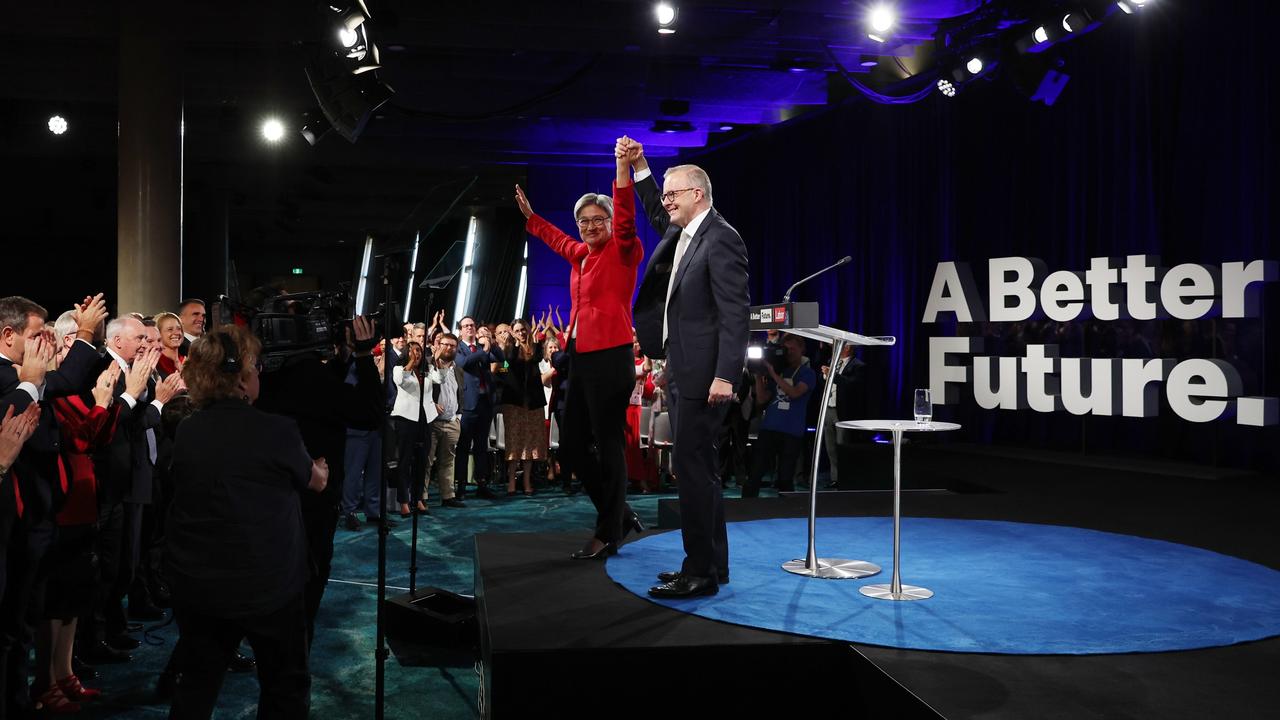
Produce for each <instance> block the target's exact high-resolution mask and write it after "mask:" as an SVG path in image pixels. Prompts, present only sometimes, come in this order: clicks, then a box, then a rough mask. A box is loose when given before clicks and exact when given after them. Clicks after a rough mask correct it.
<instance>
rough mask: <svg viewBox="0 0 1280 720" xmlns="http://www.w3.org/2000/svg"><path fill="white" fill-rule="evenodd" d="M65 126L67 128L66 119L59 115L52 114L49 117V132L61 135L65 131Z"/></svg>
mask: <svg viewBox="0 0 1280 720" xmlns="http://www.w3.org/2000/svg"><path fill="white" fill-rule="evenodd" d="M67 128H68V125H67V119H66V118H64V117H62V116H61V115H54V116H53V117H51V118H49V132H51V133H53V134H54V135H61V134H62V133H64V132H66V131H67Z"/></svg>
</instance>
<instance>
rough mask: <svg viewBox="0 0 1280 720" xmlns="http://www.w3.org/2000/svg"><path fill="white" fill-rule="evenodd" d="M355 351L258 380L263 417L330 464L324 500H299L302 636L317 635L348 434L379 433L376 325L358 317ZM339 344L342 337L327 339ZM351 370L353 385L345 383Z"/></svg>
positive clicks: (303, 360)
mask: <svg viewBox="0 0 1280 720" xmlns="http://www.w3.org/2000/svg"><path fill="white" fill-rule="evenodd" d="M351 326H352V332H353V337H354V338H355V343H354V348H347V347H345V342H341V343H340V347H339V348H338V353H337V356H336V357H334V358H333V359H331V360H329V361H328V362H324V360H323V359H322V357H321V355H320V353H318V352H308V353H302V354H299V355H295V356H293V357H290V358H289V359H287V360H285V362H284V364H283V365H281V366H280V368H279V369H278V370H274V371H272V372H268V373H265V374H264V375H263V376H262V395H261V396H260V398H259V400H258V403H257V407H258V408H259V409H260V410H263V411H265V412H269V413H275V414H277V415H285V416H287V417H290V418H293V419H294V420H295V421H297V423H298V429H299V430H300V431H301V432H302V440H303V442H304V443H306V446H307V452H309V453H310V454H311V456H312V457H324V458H327V459H328V460H329V466H330V475H329V484H328V487H327V488H326V489H325V491H324V492H323V493H319V494H316V493H307V494H305V495H303V496H302V520H303V524H304V526H305V528H306V536H307V545H308V547H309V548H310V550H311V575H310V578H309V579H308V581H307V588H306V613H307V637H308V639H310V638H311V637H312V635H314V633H315V618H316V611H317V610H319V608H320V599H321V598H322V597H323V596H324V589H325V585H326V584H327V583H328V582H329V567H330V565H331V563H332V561H333V534H334V532H335V531H336V530H337V527H338V518H339V516H340V501H341V499H342V483H343V475H344V470H343V467H344V465H345V454H346V442H347V428H348V427H352V428H356V429H360V430H374V429H378V428H380V427H381V423H382V421H383V407H384V404H385V403H386V394H385V391H384V389H383V386H382V381H381V380H380V379H379V378H378V367H377V365H375V364H374V361H373V346H374V345H375V344H376V342H377V341H376V339H375V337H374V334H375V325H374V321H373V320H371V319H368V318H365V317H360V316H357V317H356V318H355V319H354V320H352V322H351ZM331 336H332V337H335V338H343V336H344V333H343V332H341V331H339V332H336V333H332V334H331ZM353 363H354V366H355V374H356V383H355V384H354V385H348V384H347V383H346V378H347V373H348V371H349V370H350V369H351V367H352V364H353Z"/></svg>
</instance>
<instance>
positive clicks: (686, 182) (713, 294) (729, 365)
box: [616, 139, 751, 598]
mask: <svg viewBox="0 0 1280 720" xmlns="http://www.w3.org/2000/svg"><path fill="white" fill-rule="evenodd" d="M616 152H617V153H618V154H619V155H621V154H624V153H625V154H626V155H627V156H628V158H629V159H630V160H631V164H632V168H633V170H634V171H635V185H636V192H638V193H639V194H640V201H641V202H642V203H643V205H644V210H645V215H647V216H648V218H649V222H650V224H652V225H653V227H654V229H655V230H657V231H658V232H659V233H661V234H662V241H661V242H660V243H658V247H657V249H655V250H654V252H653V256H652V257H650V259H649V265H648V267H647V268H645V273H644V279H643V280H641V283H640V292H639V294H638V295H637V296H636V304H635V308H634V312H633V315H634V318H635V325H636V337H637V338H638V339H639V340H640V347H641V349H642V350H643V351H644V354H645V355H646V356H648V357H651V358H662V357H665V358H667V370H666V377H667V383H668V385H667V388H668V390H669V391H670V393H671V397H672V402H671V425H672V430H673V434H674V443H673V447H672V453H673V455H672V471H673V472H674V473H675V475H676V479H677V481H678V483H679V486H678V487H679V493H680V532H681V535H682V536H683V539H684V551H685V558H684V562H683V564H682V565H681V567H680V570H679V571H670V572H664V573H660V574H659V575H658V579H659V580H660V581H661V582H662V584H661V585H657V586H655V587H652V588H650V589H649V594H650V595H653V596H655V597H675V598H681V597H693V596H696V595H712V594H715V593H716V592H717V590H718V589H719V588H718V583H720V582H728V579H729V542H728V537H727V535H726V532H725V523H724V505H723V502H722V499H721V496H720V492H721V488H720V478H719V475H718V467H717V466H718V451H717V448H716V439H717V437H718V436H719V434H720V426H721V425H722V424H723V423H724V416H725V412H726V411H727V409H728V402H729V400H730V399H731V398H732V397H733V394H734V382H735V381H736V380H737V379H738V378H739V377H741V375H742V368H743V364H744V361H745V359H746V357H745V356H746V348H747V339H748V325H747V314H748V310H749V307H750V303H751V296H750V293H749V292H748V290H747V248H746V245H744V244H743V242H742V238H741V237H740V236H739V235H738V231H737V230H734V229H733V227H732V226H731V225H729V223H728V222H726V221H725V219H724V217H723V216H721V215H720V213H719V212H717V211H716V210H715V208H713V207H712V206H711V179H710V178H709V177H707V173H706V172H705V171H704V170H702V168H699V167H697V166H696V165H679V166H676V167H673V168H669V169H668V170H667V172H666V175H665V176H664V182H663V188H662V190H661V191H659V189H658V184H657V182H656V181H655V180H654V178H653V176H652V174H651V173H650V172H649V164H648V161H646V160H645V158H644V148H643V147H642V146H641V145H640V144H639V143H637V142H635V141H634V140H626V139H623V140H620V141H619V143H618V146H617V148H616Z"/></svg>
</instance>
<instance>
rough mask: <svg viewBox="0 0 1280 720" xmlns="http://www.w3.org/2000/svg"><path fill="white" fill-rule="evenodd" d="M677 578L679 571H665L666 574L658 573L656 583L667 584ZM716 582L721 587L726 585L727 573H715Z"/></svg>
mask: <svg viewBox="0 0 1280 720" xmlns="http://www.w3.org/2000/svg"><path fill="white" fill-rule="evenodd" d="M678 577H680V571H679V570H668V571H666V572H660V573H658V582H663V583H669V582H671V581H672V580H675V579H676V578H678ZM716 582H718V583H720V584H721V585H724V584H726V583H728V582H729V573H717V574H716Z"/></svg>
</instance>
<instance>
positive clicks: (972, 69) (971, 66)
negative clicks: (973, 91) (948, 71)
mask: <svg viewBox="0 0 1280 720" xmlns="http://www.w3.org/2000/svg"><path fill="white" fill-rule="evenodd" d="M964 69H965V70H968V71H969V74H970V75H975V76H976V75H981V74H982V58H980V57H972V58H969V62H967V63H965V64H964Z"/></svg>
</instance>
